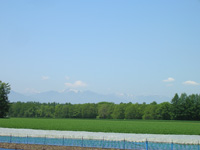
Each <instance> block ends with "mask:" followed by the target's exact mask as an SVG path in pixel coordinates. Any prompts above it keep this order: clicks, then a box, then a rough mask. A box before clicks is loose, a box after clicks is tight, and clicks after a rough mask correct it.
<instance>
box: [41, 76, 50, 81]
mask: <svg viewBox="0 0 200 150" xmlns="http://www.w3.org/2000/svg"><path fill="white" fill-rule="evenodd" d="M48 79H50V78H49V77H48V76H42V80H48Z"/></svg>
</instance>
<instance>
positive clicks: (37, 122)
mask: <svg viewBox="0 0 200 150" xmlns="http://www.w3.org/2000/svg"><path fill="white" fill-rule="evenodd" d="M0 127H5V128H28V129H43V130H68V131H91V132H118V133H148V134H187V135H200V121H164V120H162V121H160V120H95V119H94V120H92V119H91V120H90V119H33V118H11V119H0Z"/></svg>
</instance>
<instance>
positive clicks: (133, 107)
mask: <svg viewBox="0 0 200 150" xmlns="http://www.w3.org/2000/svg"><path fill="white" fill-rule="evenodd" d="M9 116H10V117H45V118H102V119H160V120H200V95H197V94H196V95H195V94H192V95H189V96H187V95H186V94H185V93H183V94H181V95H180V97H179V96H178V94H175V96H174V98H173V99H172V100H171V103H169V102H163V103H160V104H157V103H156V102H152V103H150V104H146V103H143V104H138V103H135V104H133V103H131V102H130V103H120V104H114V103H110V102H100V103H97V104H94V103H86V104H70V103H66V104H58V103H39V102H26V103H24V102H16V103H12V104H10V110H9Z"/></svg>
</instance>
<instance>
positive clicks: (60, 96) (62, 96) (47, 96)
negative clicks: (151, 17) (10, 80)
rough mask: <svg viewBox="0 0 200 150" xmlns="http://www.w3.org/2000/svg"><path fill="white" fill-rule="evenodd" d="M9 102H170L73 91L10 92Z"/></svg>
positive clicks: (122, 95) (164, 97) (157, 98)
mask: <svg viewBox="0 0 200 150" xmlns="http://www.w3.org/2000/svg"><path fill="white" fill-rule="evenodd" d="M9 100H10V101H11V102H17V101H22V102H27V101H35V102H46V103H47V102H57V103H72V104H77V103H98V102H102V101H107V102H114V103H121V102H123V103H128V102H132V103H136V102H138V103H143V102H146V103H151V102H153V101H156V102H157V103H161V102H166V101H170V100H171V98H170V97H166V96H161V95H146V96H145V95H140V96H136V95H132V94H107V95H105V94H99V93H95V92H93V91H88V90H87V91H80V90H74V89H65V90H63V91H61V92H57V91H46V92H41V93H35V94H32V95H24V94H21V93H17V92H15V91H11V93H10V94H9Z"/></svg>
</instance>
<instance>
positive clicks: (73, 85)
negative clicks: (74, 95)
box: [65, 80, 87, 88]
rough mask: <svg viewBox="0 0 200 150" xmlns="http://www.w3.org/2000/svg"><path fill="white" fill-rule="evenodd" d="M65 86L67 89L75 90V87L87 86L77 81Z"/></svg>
mask: <svg viewBox="0 0 200 150" xmlns="http://www.w3.org/2000/svg"><path fill="white" fill-rule="evenodd" d="M65 85H66V86H68V87H71V88H77V87H85V86H87V84H86V83H84V82H82V81H80V80H78V81H75V82H74V83H65Z"/></svg>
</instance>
